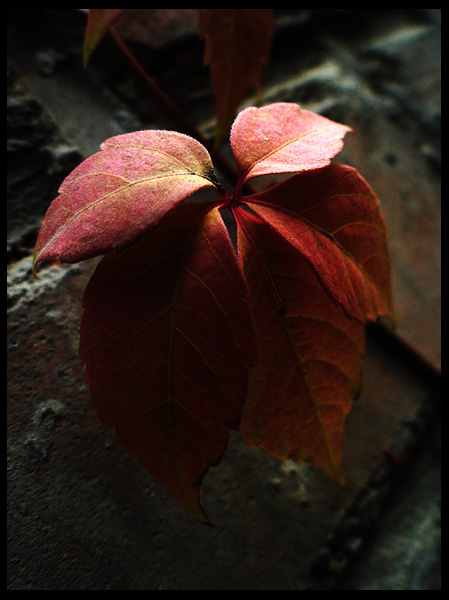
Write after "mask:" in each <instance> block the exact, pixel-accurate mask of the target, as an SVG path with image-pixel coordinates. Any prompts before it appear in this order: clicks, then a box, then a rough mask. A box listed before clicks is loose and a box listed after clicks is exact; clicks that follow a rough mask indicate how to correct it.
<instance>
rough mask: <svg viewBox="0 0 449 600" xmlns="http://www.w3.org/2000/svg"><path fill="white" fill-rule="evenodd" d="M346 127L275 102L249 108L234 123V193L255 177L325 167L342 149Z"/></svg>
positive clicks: (232, 132)
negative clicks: (236, 170) (236, 176)
mask: <svg viewBox="0 0 449 600" xmlns="http://www.w3.org/2000/svg"><path fill="white" fill-rule="evenodd" d="M348 131H351V130H350V128H349V127H346V126H345V125H340V124H339V123H334V122H333V121H330V120H329V119H326V118H325V117H322V116H321V115H317V114H315V113H312V112H310V111H308V110H304V109H301V108H300V107H299V106H298V105H297V104H291V103H287V102H279V103H276V104H269V105H268V106H263V107H262V108H255V107H253V106H252V107H250V108H247V109H245V110H243V111H242V112H241V113H240V114H239V115H238V116H237V118H236V119H235V121H234V124H233V125H232V129H231V146H232V151H233V153H234V156H235V159H236V161H237V167H238V182H237V190H236V191H237V193H238V192H240V190H241V189H242V186H243V185H244V183H245V182H246V181H248V180H249V179H252V178H253V177H258V176H259V175H271V174H275V173H296V172H298V171H307V170H311V169H318V168H320V167H324V166H326V165H328V164H329V163H330V161H331V159H332V158H333V157H334V156H335V155H336V154H338V152H340V150H341V149H342V148H343V137H344V136H345V134H346V133H347V132H348Z"/></svg>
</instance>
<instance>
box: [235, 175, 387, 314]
mask: <svg viewBox="0 0 449 600" xmlns="http://www.w3.org/2000/svg"><path fill="white" fill-rule="evenodd" d="M246 202H247V204H248V206H250V207H251V209H252V210H253V211H254V212H255V213H256V214H257V215H259V216H260V217H262V219H263V220H264V221H265V222H266V223H267V224H269V225H270V226H271V227H272V228H273V229H274V230H275V231H277V232H278V233H279V234H280V235H281V236H282V237H283V238H284V239H286V240H287V241H288V243H289V244H291V246H292V247H294V248H295V249H296V250H297V251H298V252H299V254H301V256H302V257H303V258H304V259H305V260H306V262H307V263H308V264H309V266H310V267H311V268H312V270H313V272H314V273H315V275H316V276H317V278H318V280H319V281H320V283H321V285H322V286H323V288H324V290H325V291H326V293H327V294H328V296H329V297H330V299H331V300H332V301H333V302H334V303H335V304H337V305H339V306H341V307H342V308H343V310H344V311H345V313H346V315H347V316H348V318H353V319H356V320H357V321H359V322H360V323H362V324H364V325H366V324H367V323H369V322H370V321H375V320H376V319H377V318H378V317H381V316H384V317H385V316H388V317H391V315H392V297H391V285H390V260H389V254H388V249H387V244H386V227H385V223H384V221H383V219H382V216H381V214H380V212H379V201H378V199H377V197H376V195H375V194H374V192H373V191H372V189H371V188H370V187H369V186H368V184H367V183H366V182H365V181H364V180H363V179H362V177H360V175H359V174H358V173H357V171H356V170H355V169H352V168H350V167H344V166H341V165H334V166H330V167H327V168H324V169H321V170H318V171H310V172H308V173H302V174H300V175H296V176H295V177H292V178H290V179H288V180H287V181H285V182H283V183H281V184H279V185H278V186H275V187H273V188H270V189H269V190H267V191H266V192H262V193H260V194H256V195H254V196H252V197H247V198H246Z"/></svg>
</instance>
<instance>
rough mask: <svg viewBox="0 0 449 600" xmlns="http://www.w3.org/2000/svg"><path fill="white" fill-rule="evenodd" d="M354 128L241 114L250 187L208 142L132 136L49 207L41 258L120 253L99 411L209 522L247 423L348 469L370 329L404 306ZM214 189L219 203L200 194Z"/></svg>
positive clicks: (99, 331) (268, 110) (104, 303)
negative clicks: (213, 477) (257, 183)
mask: <svg viewBox="0 0 449 600" xmlns="http://www.w3.org/2000/svg"><path fill="white" fill-rule="evenodd" d="M348 131H349V128H348V127H346V126H344V125H340V124H338V123H335V122H333V121H330V120H329V119H327V118H325V117H322V116H320V115H316V114H314V113H311V112H309V111H307V110H302V109H300V108H299V107H298V106H297V105H296V104H290V103H278V104H272V105H268V106H265V107H262V108H254V107H251V108H248V109H246V110H244V111H242V112H241V113H240V114H239V115H238V117H237V118H236V120H235V121H234V124H233V126H232V130H231V136H230V141H231V147H232V151H233V153H234V157H235V160H236V163H237V168H238V180H237V183H236V188H235V191H234V193H233V194H229V193H228V192H226V191H225V190H224V189H223V187H222V186H221V184H220V183H219V182H218V180H217V178H216V176H215V173H214V167H213V164H212V161H211V158H210V156H209V154H208V151H207V150H206V148H204V146H202V145H201V144H200V143H199V142H198V141H196V140H195V139H193V138H191V137H189V136H187V135H184V134H180V133H176V132H173V131H159V130H151V131H138V132H133V133H128V134H124V135H119V136H116V137H113V138H110V139H108V140H106V141H105V142H104V143H103V144H102V147H101V151H100V152H98V153H97V154H95V155H93V156H91V157H90V158H88V159H87V160H85V161H84V162H83V163H82V164H80V165H79V166H78V167H77V168H76V169H75V170H74V171H73V172H72V173H71V174H70V175H69V176H68V177H67V178H66V179H65V180H64V182H63V184H62V186H61V188H60V190H59V196H58V197H57V198H56V199H55V200H54V201H53V203H52V204H51V206H50V207H49V209H48V212H47V214H46V216H45V219H44V222H43V224H42V228H41V231H40V234H39V237H38V240H37V244H36V250H35V257H34V267H33V268H34V270H35V269H36V266H37V264H38V263H39V262H41V261H44V260H48V259H55V258H57V259H59V260H60V261H61V262H64V263H74V262H77V261H81V260H84V259H87V258H91V257H94V256H99V255H103V254H105V256H104V257H103V258H102V259H101V261H100V263H99V264H98V266H97V268H96V270H95V272H94V274H93V276H92V278H91V280H90V282H89V284H88V286H87V288H86V290H85V294H84V299H83V315H82V322H81V331H80V357H81V360H82V361H83V362H84V363H85V364H86V377H87V380H88V382H89V386H90V390H91V394H92V398H93V401H94V404H95V408H96V410H97V413H98V415H99V418H100V420H101V421H102V422H103V423H104V424H105V425H107V426H113V427H114V428H115V430H116V433H117V435H118V437H119V439H120V441H121V443H122V444H123V446H124V447H125V448H126V450H127V451H128V452H129V453H130V454H131V456H133V457H134V458H135V459H136V460H137V461H138V462H140V463H141V464H142V465H143V466H144V467H145V469H147V471H148V472H149V473H151V474H152V475H153V477H155V479H156V480H157V481H158V482H159V483H160V484H161V485H162V486H164V487H165V489H166V490H168V492H169V493H170V494H171V495H172V496H173V497H174V498H175V499H176V500H177V501H178V502H179V503H180V504H181V505H182V506H183V507H184V508H186V509H187V510H188V511H189V512H190V513H191V514H192V515H193V516H194V517H196V518H197V519H199V520H201V521H205V522H208V518H207V516H206V515H205V513H204V511H203V508H202V506H201V503H200V498H199V490H200V484H201V481H202V478H203V477H204V475H205V473H206V471H207V469H208V468H209V466H210V465H216V464H217V463H218V462H219V461H220V459H221V457H222V455H223V453H224V451H225V449H226V446H227V444H228V439H229V432H230V430H231V429H240V430H241V431H242V433H243V435H244V437H245V439H246V440H247V442H248V444H249V445H250V446H253V447H255V446H261V447H262V448H264V449H265V450H266V451H268V452H270V453H271V454H273V455H274V456H276V457H278V458H280V459H287V458H290V459H293V460H295V461H297V462H298V463H305V462H306V463H309V464H312V465H315V466H317V467H320V468H322V469H324V470H325V471H326V472H327V473H328V474H329V475H330V476H331V477H332V478H333V479H334V480H335V481H338V482H342V481H343V480H344V475H343V468H342V460H341V458H342V456H341V455H342V440H343V433H344V426H345V419H346V416H347V414H348V412H349V411H350V409H351V405H352V401H353V398H354V395H355V394H356V392H357V390H358V388H359V385H360V376H361V369H362V360H363V354H364V347H365V325H366V324H367V323H368V322H369V321H374V320H375V319H377V318H378V317H379V316H386V317H390V318H391V317H392V316H393V307H392V297H391V284H390V266H389V256H388V249H387V236H386V228H385V223H384V221H383V218H382V216H381V213H380V211H379V201H378V199H377V197H376V195H375V194H374V192H373V190H372V189H371V188H370V187H369V185H368V184H367V183H366V182H365V181H364V180H363V178H362V177H361V176H360V175H359V174H358V172H357V171H356V170H355V169H353V168H350V167H347V166H342V165H334V164H330V163H331V159H332V158H333V157H334V156H335V155H336V154H337V153H338V152H339V151H340V150H341V148H342V145H343V138H344V136H345V134H346V133H347V132H348ZM280 173H283V174H289V177H288V178H287V179H285V181H283V182H282V183H279V184H277V185H275V186H273V187H271V188H268V189H266V190H265V191H262V192H258V193H254V194H251V195H246V196H245V195H243V193H242V189H243V186H244V184H245V183H246V182H248V181H249V180H251V179H253V178H255V177H258V176H261V175H267V174H280ZM203 188H210V189H212V190H213V191H214V192H215V193H216V200H210V201H206V202H195V201H192V200H191V199H190V196H191V195H192V194H194V193H195V192H196V191H198V190H200V189H203ZM188 198H189V201H188V202H186V200H187V199H188ZM224 211H228V212H230V213H231V214H232V215H233V217H234V219H235V222H236V224H237V247H238V251H237V253H236V252H235V249H234V247H233V243H232V241H231V239H230V236H229V233H228V230H227V228H226V226H225V222H224V219H223V213H224Z"/></svg>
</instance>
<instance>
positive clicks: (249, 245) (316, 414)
mask: <svg viewBox="0 0 449 600" xmlns="http://www.w3.org/2000/svg"><path fill="white" fill-rule="evenodd" d="M237 219H238V224H239V253H240V256H241V260H242V263H243V269H244V273H245V276H246V278H247V281H248V284H249V286H250V289H251V292H252V309H253V315H254V318H255V322H256V331H257V339H258V344H259V363H258V365H257V366H256V367H255V368H253V369H251V371H250V379H249V387H248V396H247V400H246V404H245V409H244V413H243V418H242V425H241V428H242V431H243V433H244V435H245V437H246V439H247V441H248V443H249V444H250V445H251V446H257V445H260V446H262V447H263V448H264V449H265V450H267V451H268V452H270V453H271V454H273V455H274V456H276V457H278V458H281V459H288V458H290V459H292V460H295V461H297V462H299V463H304V462H305V463H308V464H311V465H314V466H317V467H320V468H322V469H324V470H325V471H326V472H327V473H328V474H329V475H330V476H331V477H332V478H334V479H335V480H336V481H338V482H340V483H341V482H343V480H344V475H343V468H342V465H341V450H342V440H343V432H344V425H345V419H346V416H347V414H348V412H349V410H350V408H351V406H352V401H353V398H354V395H355V393H356V391H357V389H358V387H359V384H360V373H361V368H362V357H363V353H364V344H365V338H364V327H363V326H361V325H360V324H358V323H357V322H356V321H350V320H349V319H347V318H346V316H345V314H344V313H343V311H342V310H341V308H340V307H338V306H335V305H334V304H333V303H332V302H331V300H330V299H329V297H328V296H327V294H326V293H325V292H324V290H323V288H322V286H321V284H320V282H319V281H318V279H317V278H316V277H315V275H314V273H313V271H312V270H311V268H310V267H309V266H308V264H307V262H306V261H305V260H304V259H302V258H301V256H300V255H299V254H298V252H297V251H296V249H295V248H294V246H292V245H291V244H289V243H288V242H287V241H286V240H285V239H284V238H283V237H281V236H280V235H279V234H278V233H277V232H276V231H275V230H273V229H272V228H271V227H270V226H269V225H267V224H266V223H264V222H263V221H261V220H260V219H256V218H255V217H253V216H251V215H248V214H247V213H246V212H245V211H244V210H243V209H242V208H239V209H237Z"/></svg>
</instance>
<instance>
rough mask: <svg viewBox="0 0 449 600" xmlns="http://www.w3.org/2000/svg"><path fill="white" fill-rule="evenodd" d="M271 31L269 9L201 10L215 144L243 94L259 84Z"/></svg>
mask: <svg viewBox="0 0 449 600" xmlns="http://www.w3.org/2000/svg"><path fill="white" fill-rule="evenodd" d="M272 29H273V9H272V8H201V9H200V19H199V33H200V35H202V36H203V37H204V38H205V40H206V48H205V62H206V64H208V65H210V67H211V69H210V75H211V81H212V87H213V90H214V95H215V103H216V117H217V142H218V143H220V142H221V141H222V139H223V137H224V136H225V135H226V134H227V132H228V129H229V126H230V125H231V122H232V119H233V118H234V116H235V114H236V113H237V109H238V107H239V105H240V103H241V102H242V100H243V99H244V97H245V95H246V94H247V92H248V91H249V90H250V89H251V88H252V87H254V86H257V85H258V84H259V80H260V75H261V72H262V67H263V65H264V63H265V62H266V61H267V58H268V54H269V49H270V42H271V34H272Z"/></svg>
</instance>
